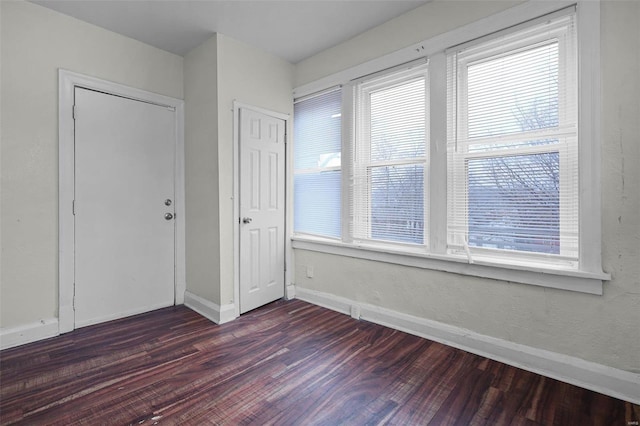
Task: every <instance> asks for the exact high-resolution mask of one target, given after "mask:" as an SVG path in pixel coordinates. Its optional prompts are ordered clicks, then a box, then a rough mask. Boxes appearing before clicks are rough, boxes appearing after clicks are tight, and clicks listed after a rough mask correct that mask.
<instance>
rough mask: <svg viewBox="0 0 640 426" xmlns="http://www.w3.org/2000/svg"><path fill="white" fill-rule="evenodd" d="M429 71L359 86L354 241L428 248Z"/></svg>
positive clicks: (400, 74) (399, 74) (419, 70)
mask: <svg viewBox="0 0 640 426" xmlns="http://www.w3.org/2000/svg"><path fill="white" fill-rule="evenodd" d="M428 87H429V85H428V81H427V71H426V66H425V65H422V66H420V67H417V69H410V70H408V71H403V72H396V73H392V74H391V75H389V76H385V77H382V78H377V79H372V80H369V81H366V82H363V83H359V84H357V86H356V91H357V95H356V100H357V102H356V129H357V132H356V136H355V138H354V142H353V146H354V154H353V168H352V181H353V188H352V192H351V196H352V209H353V218H352V223H353V229H352V233H353V238H354V239H357V240H380V241H391V242H399V243H412V244H424V237H425V233H426V227H425V224H426V221H425V202H424V198H425V193H424V191H425V180H424V179H425V165H426V159H427V138H428V126H427V124H428V120H427V105H428V96H427V91H428Z"/></svg>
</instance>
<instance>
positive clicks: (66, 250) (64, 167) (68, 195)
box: [58, 69, 186, 333]
mask: <svg viewBox="0 0 640 426" xmlns="http://www.w3.org/2000/svg"><path fill="white" fill-rule="evenodd" d="M76 87H82V88H85V89H90V90H96V91H100V92H104V93H107V94H111V95H116V96H122V97H125V98H129V99H134V100H139V101H143V102H149V103H153V104H157V105H162V106H166V107H168V108H174V109H175V112H176V151H175V162H176V165H175V212H176V217H175V226H176V231H175V277H174V282H175V296H174V298H175V299H174V300H175V304H176V305H180V304H183V303H184V292H185V289H186V273H185V207H184V206H185V198H184V197H185V193H184V101H183V100H181V99H175V98H171V97H168V96H163V95H159V94H156V93H152V92H147V91H145V90H140V89H136V88H133V87H129V86H124V85H122V84H118V83H113V82H110V81H107V80H101V79H98V78H94V77H89V76H86V75H82V74H78V73H75V72H71V71H67V70H63V69H59V70H58V140H59V157H58V178H59V182H58V188H59V192H58V267H59V268H58V279H59V287H58V328H59V330H58V331H59V333H66V332H69V331H71V330H73V329H74V328H75V313H74V306H73V304H74V300H73V296H74V291H75V289H74V287H75V272H74V271H75V256H74V251H75V243H74V241H75V227H74V217H73V201H74V193H75V189H74V175H75V163H74V155H75V149H74V122H73V104H74V90H75V88H76Z"/></svg>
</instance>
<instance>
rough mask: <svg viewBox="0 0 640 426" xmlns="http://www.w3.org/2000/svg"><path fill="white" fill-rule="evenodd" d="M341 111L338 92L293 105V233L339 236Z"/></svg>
mask: <svg viewBox="0 0 640 426" xmlns="http://www.w3.org/2000/svg"><path fill="white" fill-rule="evenodd" d="M341 108H342V94H341V91H340V89H336V90H333V91H330V92H327V93H324V94H321V95H318V96H314V97H311V98H307V99H303V100H300V101H297V102H295V104H294V122H293V128H294V143H295V148H294V160H293V193H294V194H293V200H294V203H293V210H294V220H293V229H294V232H295V233H297V234H311V235H318V236H324V237H334V238H339V237H340V236H341V233H342V228H341V212H342V208H341V205H342V195H341V194H342V191H341V185H342V183H341V182H342V177H341V151H342V150H341V146H342V139H341V127H342V120H341Z"/></svg>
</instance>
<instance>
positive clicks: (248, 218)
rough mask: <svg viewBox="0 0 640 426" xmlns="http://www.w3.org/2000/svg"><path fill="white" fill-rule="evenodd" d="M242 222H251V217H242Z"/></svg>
mask: <svg viewBox="0 0 640 426" xmlns="http://www.w3.org/2000/svg"><path fill="white" fill-rule="evenodd" d="M242 223H251V218H250V217H243V218H242Z"/></svg>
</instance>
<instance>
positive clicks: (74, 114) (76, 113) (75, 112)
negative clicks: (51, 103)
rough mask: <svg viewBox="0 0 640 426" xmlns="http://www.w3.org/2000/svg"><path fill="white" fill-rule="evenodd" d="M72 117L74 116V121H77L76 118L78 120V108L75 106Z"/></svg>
mask: <svg viewBox="0 0 640 426" xmlns="http://www.w3.org/2000/svg"><path fill="white" fill-rule="evenodd" d="M71 115H72V116H73V119H74V120H75V119H76V118H78V106H77V105H74V106H73V112H72V113H71Z"/></svg>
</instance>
